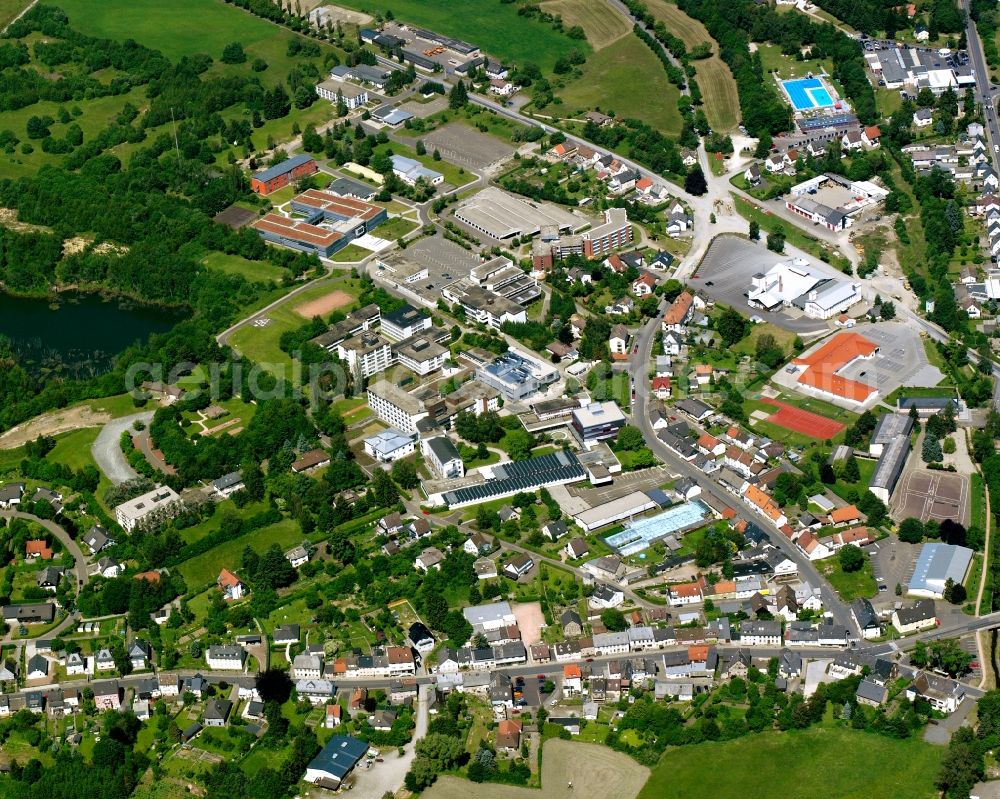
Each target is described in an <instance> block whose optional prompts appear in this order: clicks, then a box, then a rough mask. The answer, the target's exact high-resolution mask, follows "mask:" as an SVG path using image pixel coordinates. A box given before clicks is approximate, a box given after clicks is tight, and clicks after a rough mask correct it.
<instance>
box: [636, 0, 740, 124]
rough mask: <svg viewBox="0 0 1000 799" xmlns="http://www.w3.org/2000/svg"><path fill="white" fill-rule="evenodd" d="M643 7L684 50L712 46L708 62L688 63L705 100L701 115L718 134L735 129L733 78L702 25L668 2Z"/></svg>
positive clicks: (651, 1)
mask: <svg viewBox="0 0 1000 799" xmlns="http://www.w3.org/2000/svg"><path fill="white" fill-rule="evenodd" d="M646 7H647V8H648V9H649V11H650V13H651V14H653V16H655V17H656V18H657V19H658V20H663V22H664V24H665V25H666V26H667V30H668V31H670V32H671V33H672V34H673V35H674V36H676V37H678V38H679V39H681V40H682V41H683V42H684V44H685V45H686V46H687V48H688V50H691V49H692V48H693V47H695V46H696V45H699V44H702V43H704V42H708V43H709V44H711V45H712V53H713V55H712V56H711V58H703V59H699V60H697V61H692V62H691V63H692V64H693V65H694V67H695V69H696V70H697V71H698V74H697V75H696V76H695V80H696V81H697V82H698V88H699V89H701V94H702V97H704V99H705V115H706V116H707V117H708V123H709V124H710V125H711V126H712V128H713V129H715V130H719V131H726V130H731V129H732V128H735V127H736V125H737V123H738V122H739V116H740V98H739V96H738V95H737V94H736V81H735V80H734V79H733V74H732V73H731V72H730V71H729V67H727V66H726V64H725V62H724V61H723V60H722V59H721V58H719V45H718V44H717V43H716V42H715V40H714V39H712V37H711V36H710V35H709V33H708V31H707V30H705V26H704V25H702V24H701V23H700V22H699V21H698V20H696V19H692V18H691V17H689V16H688V15H687V14H685V13H684V12H683V11H681V10H680V9H679V8H678V7H677V6H676V5H674V4H673V3H671V2H670V1H669V0H646Z"/></svg>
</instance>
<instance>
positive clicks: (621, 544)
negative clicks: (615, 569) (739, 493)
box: [604, 500, 712, 557]
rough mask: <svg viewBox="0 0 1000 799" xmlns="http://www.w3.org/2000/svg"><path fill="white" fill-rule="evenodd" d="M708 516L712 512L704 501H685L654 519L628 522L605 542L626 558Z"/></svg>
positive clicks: (709, 516) (696, 523)
mask: <svg viewBox="0 0 1000 799" xmlns="http://www.w3.org/2000/svg"><path fill="white" fill-rule="evenodd" d="M711 516H712V512H711V511H710V510H709V509H708V506H707V505H705V504H704V503H703V502H699V501H698V500H694V501H693V502H685V503H683V504H682V505H674V506H673V507H672V508H668V509H667V510H665V511H663V513H658V514H657V515H656V516H649V517H647V518H644V519H636V520H635V521H632V522H627V523H626V524H625V529H624V530H622V531H621V532H620V533H615V534H614V535H609V536H608V537H607V538H605V539H604V543H606V544H607V545H608V546H609V547H611V548H612V549H614V550H615V551H617V552H618V553H619V554H620V555H622V556H624V557H627V556H629V555H634V554H636V553H637V552H642V551H643V550H644V549H647V548H648V547H649V546H650V545H651V544H652V543H653V542H654V541H659V540H660V539H661V538H666V537H667V536H668V535H670V534H671V533H676V532H678V531H680V530H686V529H689V528H691V527H695V526H697V525H698V524H699V523H701V522H702V521H704V520H706V519H709V518H711Z"/></svg>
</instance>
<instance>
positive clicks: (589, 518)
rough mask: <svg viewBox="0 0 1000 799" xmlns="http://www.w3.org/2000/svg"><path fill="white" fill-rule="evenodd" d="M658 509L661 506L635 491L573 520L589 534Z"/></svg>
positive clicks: (584, 512)
mask: <svg viewBox="0 0 1000 799" xmlns="http://www.w3.org/2000/svg"><path fill="white" fill-rule="evenodd" d="M657 507H659V506H658V505H657V504H656V503H655V502H654V501H653V500H652V499H650V498H649V496H647V495H646V494H644V493H643V492H642V491H633V492H632V493H631V494H626V495H625V496H623V497H619V498H618V499H613V500H611V501H610V502H605V503H603V504H601V505H595V506H594V507H592V508H589V509H588V510H585V511H582V512H580V513H577V514H576V515H575V516H574V517H573V519H574V521H576V523H577V524H578V525H579V526H580V527H582V528H583V529H584V530H586V531H587V532H588V533H589V532H590V531H592V530H597V529H598V528H600V527H604V526H606V525H609V524H614V523H615V522H620V521H621V520H622V519H630V518H632V517H634V516H636V515H638V514H640V513H645V512H646V511H648V510H653V509H654V508H657Z"/></svg>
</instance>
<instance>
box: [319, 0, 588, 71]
mask: <svg viewBox="0 0 1000 799" xmlns="http://www.w3.org/2000/svg"><path fill="white" fill-rule="evenodd" d="M339 5H342V6H345V7H347V8H353V9H356V10H358V11H364V12H365V13H367V14H374V13H375V12H376V11H380V12H382V13H384V12H386V11H392V13H393V14H394V15H395V17H396V19H397V20H399V21H401V22H412V23H414V24H416V25H422V26H424V27H427V28H430V29H431V30H433V31H436V32H437V33H443V34H445V35H447V36H454V37H455V38H457V39H464V40H466V41H469V42H472V43H473V44H476V45H478V46H479V47H481V48H482V49H483V50H484V51H485V52H487V53H489V54H490V55H492V56H496V57H497V58H500V59H502V60H507V61H514V62H524V61H533V62H534V63H536V64H538V66H540V67H541V68H542V71H544V72H549V71H551V69H552V66H553V65H554V64H555V63H556V60H557V59H559V58H560V57H561V56H564V55H566V54H568V53H569V52H570V51H572V50H580V49H583V50H588V49H589V47H588V46H587V45H586V43H584V42H580V41H574V40H573V39H570V38H569V37H568V36H566V35H565V34H563V33H559V32H558V31H556V30H555V29H554V28H552V27H551V26H549V25H545V24H543V23H540V22H535V21H533V20H531V19H528V18H527V17H522V16H519V15H518V13H517V9H518V6H517V4H516V3H502V2H500V0H485V2H483V1H482V0H341V2H340V3H339Z"/></svg>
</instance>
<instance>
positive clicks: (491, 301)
mask: <svg viewBox="0 0 1000 799" xmlns="http://www.w3.org/2000/svg"><path fill="white" fill-rule="evenodd" d="M424 273H425V276H426V270H424ZM441 296H442V297H444V299H445V300H447V301H448V302H450V303H452V304H456V303H457V304H458V305H461V306H462V309H463V310H464V311H465V315H466V316H467V317H468V318H469V320H470V321H472V322H479V323H480V324H483V325H486V326H487V327H492V328H496V329H499V328H500V326H501V325H503V324H504V323H505V322H515V323H516V322H526V321H528V314H527V311H525V310H524V306H522V305H519V304H518V303H516V302H514V301H513V300H509V299H507V298H506V297H504V296H503V295H501V294H497V293H496V292H495V291H490V290H489V289H486V288H483V287H482V286H478V285H476V284H475V283H473V282H472V281H471V280H469V279H468V278H461V279H460V280H456V281H455V282H454V283H449V284H448V285H447V286H444V287H443V288H442V289H441Z"/></svg>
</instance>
